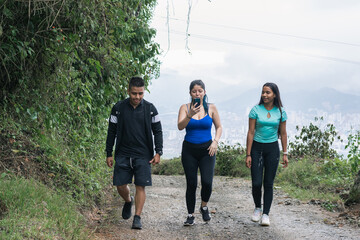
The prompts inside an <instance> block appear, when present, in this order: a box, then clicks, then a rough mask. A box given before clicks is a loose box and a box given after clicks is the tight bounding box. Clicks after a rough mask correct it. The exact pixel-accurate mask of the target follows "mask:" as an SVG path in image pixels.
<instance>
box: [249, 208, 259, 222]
mask: <svg viewBox="0 0 360 240" xmlns="http://www.w3.org/2000/svg"><path fill="white" fill-rule="evenodd" d="M260 218H261V208H255V210H254V213H253V215H252V216H251V221H253V222H258V221H259V220H260Z"/></svg>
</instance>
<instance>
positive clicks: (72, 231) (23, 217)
mask: <svg viewBox="0 0 360 240" xmlns="http://www.w3.org/2000/svg"><path fill="white" fill-rule="evenodd" d="M0 205H1V208H2V209H1V210H2V211H3V212H2V213H1V214H0V215H1V218H0V228H1V231H0V238H1V239H88V234H89V233H87V232H86V231H85V221H84V219H83V218H82V216H81V215H80V214H78V212H77V211H76V208H75V204H74V203H73V202H72V201H71V200H70V199H68V198H65V197H64V195H60V194H58V193H56V192H54V191H49V189H48V188H47V187H46V186H44V185H42V184H40V183H39V182H36V181H35V180H26V179H24V178H21V177H12V176H10V175H7V174H5V173H3V174H2V175H1V176H0Z"/></svg>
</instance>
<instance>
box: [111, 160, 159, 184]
mask: <svg viewBox="0 0 360 240" xmlns="http://www.w3.org/2000/svg"><path fill="white" fill-rule="evenodd" d="M150 160H151V159H145V158H130V157H122V156H116V157H115V167H114V178H113V184H114V185H115V186H121V185H124V184H129V183H132V179H133V177H134V183H135V185H137V186H151V185H152V182H151V164H150V163H149V161H150Z"/></svg>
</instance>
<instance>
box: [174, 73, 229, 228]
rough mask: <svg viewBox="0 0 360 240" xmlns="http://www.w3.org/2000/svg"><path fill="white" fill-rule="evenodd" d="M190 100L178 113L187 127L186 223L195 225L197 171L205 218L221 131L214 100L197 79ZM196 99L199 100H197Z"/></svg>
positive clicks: (181, 124) (180, 122) (207, 218)
mask: <svg viewBox="0 0 360 240" xmlns="http://www.w3.org/2000/svg"><path fill="white" fill-rule="evenodd" d="M190 96H191V102H190V103H187V104H183V105H182V106H181V107H180V110H179V115H178V128H179V130H183V129H184V128H185V129H186V135H185V140H184V142H183V145H182V151H181V162H182V165H183V167H184V172H185V176H186V207H187V211H188V217H187V219H186V221H185V222H184V226H191V225H194V219H195V217H194V215H193V214H194V210H195V202H196V188H197V173H198V169H200V174H201V206H200V213H201V214H202V218H203V220H204V221H205V222H208V221H210V219H211V216H210V214H209V209H208V207H207V203H208V201H209V199H210V195H211V191H212V182H213V176H214V168H215V154H216V151H217V147H218V143H219V139H220V136H221V133H222V127H221V123H220V116H219V113H218V111H217V109H216V107H215V105H214V104H208V103H207V96H206V91H205V84H204V83H203V82H202V81H201V80H194V81H192V82H191V84H190ZM196 100H198V102H200V103H195V102H196ZM213 124H214V126H215V137H214V140H212V136H211V127H212V125H213Z"/></svg>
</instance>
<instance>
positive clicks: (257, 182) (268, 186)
mask: <svg viewBox="0 0 360 240" xmlns="http://www.w3.org/2000/svg"><path fill="white" fill-rule="evenodd" d="M279 158H280V149H279V144H278V142H273V143H259V142H256V141H253V144H252V147H251V159H252V160H251V179H252V195H253V198H254V203H255V207H257V208H261V187H262V183H263V169H265V172H264V209H263V213H264V214H269V212H270V207H271V203H272V200H273V185H274V179H275V175H276V170H277V168H278V165H279Z"/></svg>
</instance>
